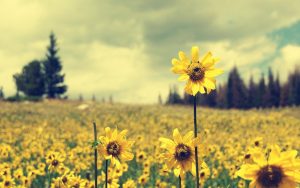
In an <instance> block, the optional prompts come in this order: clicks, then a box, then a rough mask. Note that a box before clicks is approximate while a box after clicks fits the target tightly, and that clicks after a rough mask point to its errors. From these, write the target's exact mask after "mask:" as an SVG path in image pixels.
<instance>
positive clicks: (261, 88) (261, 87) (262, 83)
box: [257, 74, 266, 108]
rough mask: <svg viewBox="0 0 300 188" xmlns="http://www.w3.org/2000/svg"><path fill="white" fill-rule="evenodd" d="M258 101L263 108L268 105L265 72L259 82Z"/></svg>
mask: <svg viewBox="0 0 300 188" xmlns="http://www.w3.org/2000/svg"><path fill="white" fill-rule="evenodd" d="M257 99H258V100H257V101H258V106H259V107H261V108H264V107H266V102H265V99H266V83H265V77H264V74H262V76H261V78H260V81H259V83H258V92H257Z"/></svg>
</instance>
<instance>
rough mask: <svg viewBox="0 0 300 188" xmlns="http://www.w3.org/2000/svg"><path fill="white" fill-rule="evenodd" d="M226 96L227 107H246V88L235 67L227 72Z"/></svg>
mask: <svg viewBox="0 0 300 188" xmlns="http://www.w3.org/2000/svg"><path fill="white" fill-rule="evenodd" d="M226 98H227V107H228V108H242V109H245V108H247V88H246V86H245V84H244V82H243V80H242V79H241V77H240V75H239V72H238V70H237V68H236V67H234V68H233V69H232V70H231V72H230V73H229V78H228V83H227V93H226Z"/></svg>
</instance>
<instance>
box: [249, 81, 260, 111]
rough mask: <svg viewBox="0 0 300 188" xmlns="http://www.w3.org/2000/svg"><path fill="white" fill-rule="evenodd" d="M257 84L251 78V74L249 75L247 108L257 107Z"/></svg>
mask: <svg viewBox="0 0 300 188" xmlns="http://www.w3.org/2000/svg"><path fill="white" fill-rule="evenodd" d="M257 92H258V89H257V85H256V84H255V82H254V80H253V76H251V77H250V80H249V87H248V107H249V108H257V107H258V99H257Z"/></svg>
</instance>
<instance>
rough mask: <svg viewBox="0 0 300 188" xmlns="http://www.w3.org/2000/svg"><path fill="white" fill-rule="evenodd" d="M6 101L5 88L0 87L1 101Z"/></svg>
mask: <svg viewBox="0 0 300 188" xmlns="http://www.w3.org/2000/svg"><path fill="white" fill-rule="evenodd" d="M3 99H4V92H3V87H0V100H3Z"/></svg>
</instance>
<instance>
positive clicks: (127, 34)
mask: <svg viewBox="0 0 300 188" xmlns="http://www.w3.org/2000/svg"><path fill="white" fill-rule="evenodd" d="M299 6H300V2H299V1H294V0H289V1H281V0H266V1H258V0H254V1H239V0H235V1H230V2H228V1H209V0H201V1H197V0H194V1H188V2H186V1H181V0H166V1H159V0H154V1H132V0H124V1H119V0H112V1H98V0H86V1H74V0H65V1H53V0H45V1H37V0H28V1H26V2H25V1H22V0H3V1H1V3H0V30H1V31H2V35H1V36H0V40H1V43H0V67H1V69H0V86H1V85H3V86H4V90H5V92H6V93H7V95H10V94H13V93H14V92H15V89H14V83H13V81H12V74H14V73H16V72H18V71H20V70H21V68H22V66H23V65H24V64H26V63H28V62H29V61H31V60H33V59H41V58H44V55H45V51H46V46H47V44H48V35H49V33H50V31H51V30H53V31H54V32H55V33H56V34H57V37H58V44H59V48H60V51H59V55H60V56H61V59H62V61H63V66H64V69H63V72H64V73H66V82H67V84H68V85H69V90H68V95H70V96H71V97H73V98H77V96H78V95H79V94H80V93H81V94H83V95H84V96H86V98H87V97H88V96H92V94H94V93H95V94H96V95H97V96H99V97H102V96H105V97H107V96H109V95H110V94H113V95H114V96H115V98H116V100H119V101H123V102H136V100H137V99H138V100H139V101H143V102H156V101H157V96H158V93H161V94H162V95H163V96H166V95H167V92H168V89H169V85H170V84H173V83H177V81H176V75H173V74H172V73H171V72H170V71H169V69H170V66H171V65H170V60H171V59H172V58H173V57H175V56H177V52H178V51H179V50H183V51H186V52H189V50H190V48H191V46H192V45H199V46H200V48H201V51H202V53H204V52H205V51H208V50H211V51H213V54H215V55H216V56H218V57H221V59H222V61H221V62H220V64H219V65H218V66H219V67H222V68H224V69H225V71H228V70H230V68H231V67H232V66H233V65H238V66H239V67H240V71H241V72H242V73H243V75H244V76H245V77H248V75H250V74H258V70H260V69H261V66H262V64H266V63H267V62H268V61H269V60H268V59H270V57H273V56H274V54H276V50H275V49H276V47H277V43H276V40H273V39H272V38H269V37H268V36H267V34H268V33H270V32H272V31H274V30H278V29H280V28H288V27H289V26H291V25H293V23H295V22H297V21H298V20H300V15H299V14H298V7H299ZM282 53H283V52H282ZM275 58H276V57H275ZM280 58H283V56H282V57H280ZM225 78H226V74H225V76H222V77H220V80H224V79H225ZM182 85H183V84H181V86H182Z"/></svg>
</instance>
